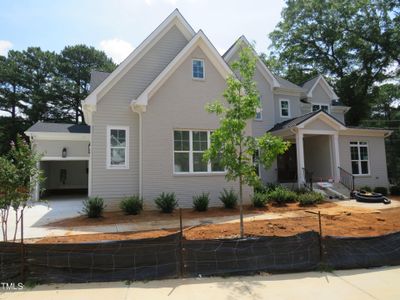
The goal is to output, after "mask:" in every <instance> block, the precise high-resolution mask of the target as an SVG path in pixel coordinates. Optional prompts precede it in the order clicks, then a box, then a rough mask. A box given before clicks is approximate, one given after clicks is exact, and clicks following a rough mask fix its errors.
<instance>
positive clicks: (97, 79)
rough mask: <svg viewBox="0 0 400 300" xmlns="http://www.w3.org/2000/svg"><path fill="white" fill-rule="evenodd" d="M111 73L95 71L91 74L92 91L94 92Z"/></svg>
mask: <svg viewBox="0 0 400 300" xmlns="http://www.w3.org/2000/svg"><path fill="white" fill-rule="evenodd" d="M110 74H111V73H107V72H101V71H96V70H93V71H91V72H90V82H89V85H90V89H89V92H90V93H91V92H93V91H94V90H95V89H96V88H97V87H98V86H99V85H100V84H101V83H102V82H103V81H104V80H105V79H106V78H107V77H108V76H109V75H110Z"/></svg>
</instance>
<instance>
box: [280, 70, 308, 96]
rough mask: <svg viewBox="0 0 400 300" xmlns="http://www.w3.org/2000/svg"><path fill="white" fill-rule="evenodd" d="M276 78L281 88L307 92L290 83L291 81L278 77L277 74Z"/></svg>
mask: <svg viewBox="0 0 400 300" xmlns="http://www.w3.org/2000/svg"><path fill="white" fill-rule="evenodd" d="M274 77H275V78H276V80H278V82H279V84H280V85H281V88H285V89H290V90H295V91H298V92H302V93H304V92H305V90H304V89H303V88H302V87H300V86H298V85H296V84H294V83H293V82H290V81H289V80H286V79H285V78H282V77H279V76H278V75H275V74H274Z"/></svg>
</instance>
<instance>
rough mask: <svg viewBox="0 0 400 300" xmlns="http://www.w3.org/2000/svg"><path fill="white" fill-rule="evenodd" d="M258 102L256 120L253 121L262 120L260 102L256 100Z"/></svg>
mask: <svg viewBox="0 0 400 300" xmlns="http://www.w3.org/2000/svg"><path fill="white" fill-rule="evenodd" d="M258 101H260V107H257V112H256V118H255V120H259V121H260V120H262V100H261V98H259V99H258Z"/></svg>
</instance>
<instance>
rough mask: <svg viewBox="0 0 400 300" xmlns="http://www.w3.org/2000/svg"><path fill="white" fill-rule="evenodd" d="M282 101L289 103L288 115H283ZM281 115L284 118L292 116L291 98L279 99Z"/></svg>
mask: <svg viewBox="0 0 400 300" xmlns="http://www.w3.org/2000/svg"><path fill="white" fill-rule="evenodd" d="M282 102H287V103H288V115H287V116H283V115H282ZM279 116H280V117H281V118H284V119H289V118H290V100H289V99H279Z"/></svg>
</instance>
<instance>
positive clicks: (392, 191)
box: [390, 185, 400, 196]
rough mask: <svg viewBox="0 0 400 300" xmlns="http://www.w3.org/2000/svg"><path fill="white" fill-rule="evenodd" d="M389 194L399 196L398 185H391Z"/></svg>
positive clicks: (399, 186)
mask: <svg viewBox="0 0 400 300" xmlns="http://www.w3.org/2000/svg"><path fill="white" fill-rule="evenodd" d="M390 194H391V195H397V196H398V195H400V185H393V186H391V187H390Z"/></svg>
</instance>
